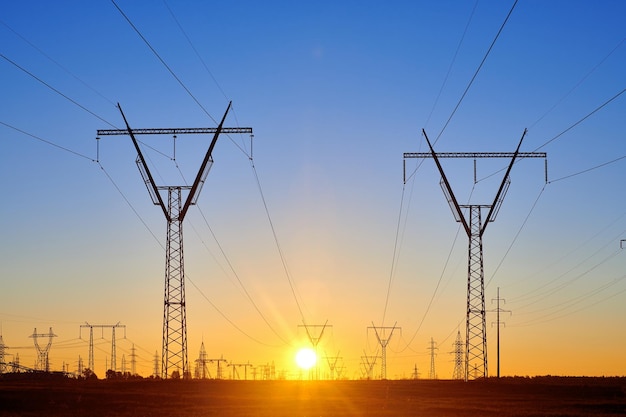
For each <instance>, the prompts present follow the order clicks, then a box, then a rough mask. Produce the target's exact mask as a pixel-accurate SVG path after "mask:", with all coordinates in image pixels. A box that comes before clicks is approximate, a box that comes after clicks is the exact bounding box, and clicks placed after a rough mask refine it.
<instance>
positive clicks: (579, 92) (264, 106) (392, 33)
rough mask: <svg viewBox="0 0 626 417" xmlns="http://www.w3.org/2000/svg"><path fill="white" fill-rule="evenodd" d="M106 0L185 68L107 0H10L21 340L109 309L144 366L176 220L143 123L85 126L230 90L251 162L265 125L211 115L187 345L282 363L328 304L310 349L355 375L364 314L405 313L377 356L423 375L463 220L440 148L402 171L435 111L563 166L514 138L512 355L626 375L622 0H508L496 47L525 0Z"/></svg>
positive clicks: (0, 115)
mask: <svg viewBox="0 0 626 417" xmlns="http://www.w3.org/2000/svg"><path fill="white" fill-rule="evenodd" d="M116 3H117V5H118V6H119V8H120V9H122V10H123V12H124V13H125V14H126V16H127V17H128V18H129V19H130V20H131V21H132V23H133V24H134V25H135V27H136V28H137V29H138V30H139V32H140V33H141V34H142V35H143V36H144V37H145V39H146V40H147V41H148V42H149V43H150V45H151V47H152V48H153V49H154V50H155V51H156V52H157V53H158V55H159V56H160V58H161V59H162V61H163V62H165V64H166V65H167V67H169V70H168V68H166V66H165V65H164V64H163V62H161V61H160V60H159V58H157V57H156V55H155V54H154V52H153V51H151V50H150V48H149V47H148V46H147V45H146V43H145V42H144V41H143V40H142V39H141V38H140V36H139V35H138V34H137V32H136V31H135V30H134V29H133V28H132V27H131V25H130V24H129V22H128V21H127V20H126V19H125V18H124V17H123V15H122V14H121V13H120V11H119V10H118V9H117V8H116V6H115V4H114V3H113V2H110V1H104V0H102V1H93V2H81V1H60V2H48V1H24V2H4V3H2V4H1V5H0V39H1V42H0V45H2V46H1V47H0V53H1V54H2V56H3V59H0V77H1V78H0V79H1V81H0V83H1V86H2V96H1V98H0V122H2V124H0V167H1V168H0V170H1V171H0V181H1V186H2V191H3V194H4V198H3V204H2V206H1V208H0V217H1V220H0V222H1V223H0V225H1V228H2V234H1V235H0V236H1V237H0V246H1V250H0V279H1V282H2V287H1V290H0V321H1V322H2V336H3V339H4V342H5V343H6V345H8V346H9V347H13V348H12V349H10V350H9V351H8V352H9V353H13V354H15V353H19V355H20V358H21V360H22V364H24V365H26V366H31V365H32V363H33V362H34V349H33V348H32V339H29V338H28V336H29V335H30V334H32V332H33V329H34V328H37V331H38V332H47V331H48V329H49V327H53V330H54V332H55V333H56V334H57V335H58V337H57V338H56V339H55V340H54V343H53V346H52V350H51V353H50V359H51V361H52V365H53V367H56V369H60V367H61V366H62V363H63V362H65V363H69V364H70V369H71V370H73V369H75V368H76V361H77V359H78V355H79V354H80V355H81V356H82V357H83V359H85V360H86V357H87V347H86V342H85V340H80V339H79V337H80V336H82V338H83V339H85V338H86V337H87V334H86V333H85V332H84V331H83V334H82V335H81V334H80V328H79V325H80V324H81V323H84V322H85V321H88V322H90V323H109V324H114V323H117V322H118V321H119V322H121V323H123V324H125V325H126V336H127V340H124V341H119V342H118V346H119V347H120V349H121V350H120V352H118V358H119V357H121V355H122V354H125V355H126V357H127V358H128V355H129V352H130V344H131V343H132V342H134V343H136V344H137V346H138V347H139V349H140V350H139V355H140V359H141V360H140V366H141V368H140V372H141V373H142V374H144V375H148V374H150V373H151V369H152V365H151V361H152V356H153V355H154V352H155V351H157V350H159V351H160V346H161V326H162V310H163V274H164V261H165V259H164V250H163V246H164V245H165V243H164V242H165V231H166V223H165V219H164V218H163V215H162V213H161V211H160V210H159V209H158V207H155V206H153V205H152V204H151V201H150V198H149V196H148V194H147V192H146V190H145V187H144V186H143V184H142V182H141V178H140V176H139V173H138V172H137V169H136V167H135V163H134V160H135V157H136V154H135V151H134V149H133V147H132V144H131V142H130V140H129V138H127V137H106V138H102V139H101V140H100V143H99V152H97V146H96V140H95V137H96V131H97V130H98V129H108V128H112V126H114V127H117V128H121V127H123V121H122V118H121V116H120V113H119V111H118V109H117V108H116V107H115V104H116V103H118V102H119V103H120V104H121V106H122V108H123V109H124V112H125V114H126V116H127V118H128V120H129V123H130V124H131V126H132V127H134V128H140V127H206V126H209V127H213V126H215V125H216V122H215V120H219V118H221V116H222V115H223V113H224V111H225V109H226V106H227V104H228V102H229V101H230V100H232V101H233V112H232V113H231V114H229V116H228V118H227V122H226V125H227V126H233V127H234V126H243V127H252V128H253V129H254V146H253V153H252V155H253V161H254V166H255V168H256V174H258V177H259V180H260V184H261V188H260V190H259V188H258V187H257V183H256V178H255V171H254V170H253V169H252V168H251V163H250V160H249V158H248V157H249V155H250V142H249V138H247V137H238V136H236V135H235V136H232V137H231V138H228V137H225V136H224V137H221V138H220V140H219V142H218V144H217V146H216V148H215V151H214V159H215V164H214V166H213V168H212V170H211V172H210V174H209V177H208V180H207V183H206V185H205V186H204V189H203V190H202V194H201V195H200V199H199V203H198V206H197V207H194V208H193V209H192V210H191V211H190V212H189V215H188V218H187V219H186V221H185V229H184V230H185V261H186V263H185V267H186V273H187V275H188V278H189V279H190V281H188V283H187V305H188V312H187V314H188V330H189V359H190V361H193V360H194V359H195V358H196V357H197V351H198V349H199V348H200V343H201V341H202V340H204V343H205V346H206V348H207V352H208V355H209V356H211V357H219V356H220V355H224V357H225V358H226V359H228V360H231V361H234V362H239V363H242V362H246V361H248V360H249V361H250V362H251V363H254V364H258V365H261V364H265V363H268V362H271V361H275V362H276V364H277V367H278V368H279V369H285V370H286V371H287V372H292V370H293V366H292V363H293V352H294V351H295V350H296V349H297V348H298V347H299V346H301V345H302V343H304V342H303V340H304V338H305V335H304V333H303V331H302V329H301V328H299V327H298V325H300V324H302V318H304V319H305V320H306V321H307V322H308V323H310V324H315V323H317V324H319V323H324V322H326V320H328V323H329V324H332V326H333V327H332V330H331V331H329V332H328V333H327V334H325V337H324V339H323V340H322V342H321V344H320V350H322V349H323V350H324V351H325V352H326V353H327V354H328V355H331V354H332V355H335V354H337V352H340V356H342V357H343V361H344V363H345V367H346V371H345V372H346V375H347V376H348V377H350V378H353V377H358V376H360V374H361V367H360V361H361V356H362V355H364V354H365V353H364V352H367V354H372V355H373V354H375V352H376V346H377V341H376V339H375V336H374V335H373V334H372V332H371V331H368V330H367V327H368V326H372V324H374V325H377V326H381V325H387V326H388V325H393V324H394V323H396V322H397V325H398V326H400V327H402V331H401V332H398V333H396V334H394V336H393V338H392V341H391V343H390V345H389V350H388V358H387V360H388V367H389V369H388V376H389V377H403V376H409V375H410V374H411V372H412V370H413V367H414V365H417V366H418V368H419V370H420V373H421V374H422V376H426V375H428V371H429V364H430V358H429V356H428V351H427V349H426V348H427V346H428V343H429V342H430V339H431V337H432V338H433V339H434V340H435V342H437V343H438V347H439V351H438V357H437V366H438V369H437V371H438V372H437V373H438V374H439V376H440V377H441V378H447V377H450V376H451V374H452V362H451V360H452V356H451V355H450V354H448V352H450V351H451V350H452V342H453V341H454V336H455V335H456V331H457V329H460V330H461V331H462V333H463V330H464V324H463V319H464V314H465V291H466V280H467V277H466V270H467V238H466V237H465V236H464V235H463V234H462V233H461V234H458V235H457V232H458V230H459V229H458V224H456V223H455V222H454V219H453V217H452V214H451V213H450V210H449V208H448V206H447V203H446V201H445V198H444V196H443V194H442V192H441V190H440V189H439V184H438V182H439V174H438V173H437V172H436V169H435V165H434V162H433V161H432V160H425V161H423V164H422V165H421V166H419V168H417V164H416V161H415V160H410V161H407V172H408V173H409V174H412V175H411V176H410V178H409V179H408V180H407V182H406V185H404V184H403V158H402V156H403V152H413V151H425V150H426V145H425V141H424V139H423V137H422V135H421V130H422V128H424V129H425V130H426V131H427V133H428V135H429V137H430V138H431V140H435V139H436V145H435V149H436V150H437V151H440V152H444V151H477V152H478V151H513V150H514V149H515V146H516V145H517V142H518V141H519V139H520V137H521V135H522V132H523V131H524V129H525V128H528V134H527V135H526V138H525V140H524V144H523V146H522V151H526V152H530V151H542V152H547V153H548V180H549V183H548V184H546V182H545V178H544V165H543V161H541V160H524V161H521V162H520V163H519V164H516V165H515V166H514V168H513V171H512V174H511V180H512V184H511V187H510V189H509V193H508V194H507V196H506V199H505V201H504V204H503V206H502V209H501V211H500V214H499V216H498V218H497V220H496V222H494V223H493V224H491V225H490V226H489V227H488V228H487V232H486V233H485V236H484V253H485V281H486V283H487V288H486V291H485V298H486V302H487V307H488V308H489V309H495V307H496V306H495V304H493V303H491V300H492V299H493V298H495V297H496V289H497V288H498V287H500V291H501V298H504V299H506V301H507V302H506V304H505V305H503V306H502V308H505V309H507V310H511V312H512V314H511V315H508V314H507V315H506V316H505V317H504V320H505V321H506V327H504V328H503V329H502V352H503V353H502V355H503V356H502V361H503V364H502V371H503V373H504V374H509V375H511V374H516V375H537V374H539V375H542V374H563V375H580V374H585V375H625V374H626V368H625V364H624V361H623V348H622V347H623V346H624V343H625V342H626V340H625V339H624V337H625V336H624V334H623V331H622V329H623V328H624V327H625V325H626V322H625V317H626V314H624V303H625V301H626V279H625V277H626V276H625V275H624V273H625V272H624V270H625V268H624V267H625V263H626V259H625V258H624V257H625V256H626V253H624V252H622V251H620V239H626V208H625V207H626V205H625V204H624V203H625V198H624V193H623V192H622V187H623V185H622V184H623V178H624V175H623V170H624V167H625V166H624V160H626V159H620V160H617V159H619V158H622V157H624V156H626V143H625V141H624V132H625V131H626V129H625V128H626V119H625V118H624V110H625V109H626V101H625V100H626V98H625V97H624V95H618V94H620V93H621V92H623V90H624V88H626V45H625V43H626V42H625V41H624V39H625V37H626V30H625V29H624V23H623V17H624V16H625V15H626V4H624V3H623V2H621V1H603V2H591V1H550V2H544V1H538V0H522V1H519V3H518V4H517V5H516V6H515V8H514V10H513V12H512V13H511V15H510V17H509V19H508V21H507V22H506V25H504V27H503V29H502V32H501V33H500V35H499V36H498V38H497V40H496V42H495V43H494V44H493V47H492V48H491V50H490V52H489V54H488V56H487V57H486V59H485V60H484V63H483V64H482V66H481V62H482V61H483V59H484V58H485V56H486V54H487V51H488V50H489V48H490V46H491V45H492V42H493V41H494V39H495V37H496V35H497V33H498V31H499V29H500V28H501V26H502V24H503V22H504V21H505V18H506V16H507V14H508V13H509V11H510V10H511V7H512V5H513V2H502V1H481V2H476V3H475V2H474V1H464V2H463V1H444V2H414V1H396V2H370V1H346V2H326V1H323V2H314V3H310V4H305V3H302V2H246V1H233V2H221V3H216V4H214V2H199V1H190V2H177V1H174V0H170V1H168V2H167V3H165V2H160V1H153V2H148V1H128V0H119V1H118V0H116ZM181 28H182V30H181ZM479 66H480V70H479V71H478V72H477V70H478V69H479ZM172 72H173V73H174V74H175V76H176V78H178V80H180V82H179V81H178V80H177V79H176V78H175V77H174V76H173V75H172ZM474 76H475V78H474V79H473V82H471V80H472V78H473V77H474ZM470 82H471V85H470ZM181 84H183V85H184V87H183V85H181ZM468 86H470V87H469V89H467V88H468ZM466 89H467V93H466V94H465V95H464V92H465V91H466ZM186 90H187V91H186ZM616 95H618V96H617V97H616V98H614V99H613V100H611V101H609V100H610V99H611V98H613V97H614V96H616ZM198 103H200V105H199V104H198ZM605 103H606V105H604V106H603V107H601V106H602V105H603V104H605ZM457 105H458V109H457V110H456V111H454V109H455V107H456V106H457ZM600 107H601V108H600ZM598 108H599V109H598ZM596 109H598V110H597V111H596V112H595V113H593V114H591V113H592V112H594V110H596ZM590 114H591V115H590ZM586 116H589V117H587V118H585V117H586ZM583 119H584V120H583ZM448 121H449V123H448ZM578 122H580V123H578ZM570 128H571V129H570ZM563 132H564V133H563ZM35 137H36V138H35ZM37 138H38V139H37ZM206 141H207V138H201V137H185V138H179V139H178V140H177V148H176V163H177V164H178V166H179V167H180V171H178V170H177V169H176V165H175V164H174V162H173V161H172V157H173V144H172V139H171V138H169V137H153V138H144V142H145V143H146V145H150V146H151V147H152V148H154V149H149V148H145V149H146V153H147V155H148V158H149V161H150V165H151V167H152V169H154V171H155V172H156V173H157V177H158V181H159V182H160V183H162V184H164V185H172V184H180V185H182V183H184V181H185V180H184V179H183V178H181V173H182V174H183V175H184V178H185V179H186V180H187V181H189V180H190V179H191V178H193V177H194V175H195V172H196V170H197V168H198V166H199V162H200V159H201V157H202V155H203V152H204V150H205V149H206V145H207V142H206ZM156 150H158V152H157V151H156ZM96 159H98V160H99V162H96V161H95V160H96ZM615 160H617V161H615ZM613 161H615V162H613ZM609 162H611V163H609ZM506 163H507V161H505V160H481V161H479V162H478V165H477V177H478V179H479V180H480V181H478V183H477V184H473V169H474V168H473V163H472V161H470V160H451V159H449V160H444V161H443V164H444V169H445V170H446V172H448V174H449V177H450V180H451V182H452V187H453V189H454V190H455V192H456V194H457V196H458V198H459V199H460V200H461V201H463V202H472V203H475V204H489V203H491V200H492V199H493V196H494V194H495V188H497V186H498V184H499V181H500V179H501V175H502V173H501V172H498V171H499V170H500V169H501V168H503V167H504V166H505V165H506ZM607 163H608V164H607ZM603 164H607V165H605V166H601V165H603ZM600 166H601V167H600ZM596 167H597V168H596ZM591 168H596V169H591ZM588 169H591V170H590V171H587V170H588ZM494 173H495V175H493V176H492V174H494ZM572 174H578V175H573V176H571V177H570V175H572ZM260 191H261V192H262V194H261V192H260ZM262 197H264V198H265V202H266V204H267V209H268V210H267V212H266V210H265V206H264V204H263V200H262ZM268 213H269V218H270V219H271V222H272V223H271V224H272V225H273V227H274V231H275V233H276V236H277V241H278V244H279V245H280V248H281V250H282V253H283V255H284V257H283V259H281V257H280V256H279V253H278V250H277V242H276V240H275V239H274V236H273V231H272V227H271V225H270V222H269V221H268ZM398 224H399V226H398ZM215 238H217V240H216V239H215ZM394 248H396V250H395V252H394ZM394 253H395V257H394ZM224 254H225V255H226V257H225V256H224ZM283 260H284V261H285V263H286V265H287V268H288V270H289V273H290V275H289V278H288V277H287V275H286V274H285V270H284V268H283ZM290 280H291V284H292V285H293V287H294V290H295V293H296V296H297V297H298V303H299V304H297V303H296V301H295V299H294V295H293V293H292V291H291V287H290ZM244 288H245V291H244ZM388 288H389V289H390V291H389V293H388ZM246 292H247V293H248V294H249V297H248V296H246ZM387 294H389V297H387ZM208 300H210V302H209V301H208ZM250 300H253V301H254V303H255V304H256V306H257V308H255V307H254V306H253V305H252V303H251V301H250ZM214 306H215V307H216V308H215V307H214ZM385 306H387V307H385ZM298 307H300V309H301V310H302V315H301V314H300V311H299V308H298ZM218 310H219V311H218ZM259 311H260V313H259ZM261 314H262V315H263V317H261ZM303 316H304V317H303ZM225 317H227V318H228V320H226V319H225ZM488 320H489V324H488V326H490V327H489V335H488V337H489V350H488V351H489V361H490V369H491V372H490V373H491V374H493V373H494V372H495V361H496V358H495V326H491V323H492V322H493V321H495V315H490V316H489V318H488ZM266 321H267V322H269V323H270V324H271V325H272V328H273V329H274V330H275V331H272V330H271V329H270V328H269V327H268V325H267V324H266ZM233 323H234V324H235V325H236V326H237V327H238V328H239V329H241V330H242V331H243V332H242V331H239V330H238V329H237V328H235V327H234V326H233ZM243 333H245V334H243ZM276 333H278V334H280V336H281V338H282V339H284V340H287V341H289V343H288V344H287V345H286V344H285V343H284V342H283V340H281V338H279V337H278V336H277V335H276ZM102 336H104V338H103V339H99V342H98V343H99V345H98V346H99V349H98V350H97V353H96V361H97V363H98V365H97V367H96V371H99V374H103V370H104V361H105V357H106V356H107V355H109V346H110V333H107V332H105V333H104V334H103V335H102ZM107 338H108V339H107ZM119 362H120V359H118V364H119ZM98 367H101V369H100V370H99V369H98Z"/></svg>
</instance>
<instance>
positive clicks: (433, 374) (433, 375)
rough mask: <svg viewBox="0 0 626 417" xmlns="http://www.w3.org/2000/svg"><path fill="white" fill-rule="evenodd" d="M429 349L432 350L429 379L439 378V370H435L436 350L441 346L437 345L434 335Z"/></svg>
mask: <svg viewBox="0 0 626 417" xmlns="http://www.w3.org/2000/svg"><path fill="white" fill-rule="evenodd" d="M428 350H430V371H429V372H428V379H437V372H436V371H435V356H436V353H435V351H436V350H439V348H438V347H436V346H435V341H434V340H433V338H432V337H431V338H430V345H429V346H428Z"/></svg>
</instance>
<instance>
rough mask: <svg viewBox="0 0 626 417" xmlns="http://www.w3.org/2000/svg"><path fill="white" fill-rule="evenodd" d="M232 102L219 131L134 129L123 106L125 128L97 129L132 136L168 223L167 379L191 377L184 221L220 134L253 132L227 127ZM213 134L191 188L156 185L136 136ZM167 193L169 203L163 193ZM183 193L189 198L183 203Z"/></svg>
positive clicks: (164, 347) (144, 174)
mask: <svg viewBox="0 0 626 417" xmlns="http://www.w3.org/2000/svg"><path fill="white" fill-rule="evenodd" d="M231 105H232V102H230V103H228V107H227V108H226V112H225V113H224V117H222V120H221V121H220V123H219V125H218V127H217V128H166V129H131V128H130V125H129V124H128V121H127V120H126V116H125V115H124V112H123V111H122V107H121V106H120V105H119V104H118V109H119V110H120V113H121V114H122V118H123V119H124V123H125V125H126V129H125V130H124V129H113V130H98V136H105V135H129V136H130V138H131V139H132V142H133V145H134V146H135V150H136V151H137V159H136V161H135V162H136V163H137V167H138V168H139V172H140V173H141V176H142V178H143V181H144V183H145V185H146V187H147V189H148V192H149V194H150V197H151V198H152V202H153V204H154V205H158V206H160V207H161V210H162V211H163V214H164V215H165V219H166V220H167V240H166V248H165V252H166V253H165V294H164V301H163V344H162V350H161V377H162V378H168V377H169V376H170V372H172V371H178V372H182V377H183V378H185V379H187V378H191V372H190V370H189V361H188V355H187V308H186V302H185V271H184V256H183V220H184V218H185V215H186V214H187V210H188V209H189V207H190V206H191V205H195V204H196V201H197V199H198V197H199V195H200V190H201V189H202V186H203V185H204V182H205V180H206V176H207V175H208V173H209V170H210V169H211V165H212V164H213V156H212V152H213V148H214V147H215V143H216V142H217V138H218V137H219V135H220V133H222V132H224V133H250V134H252V129H251V128H224V127H223V125H224V121H225V120H226V115H227V114H228V111H229V110H230V107H231ZM201 133H213V134H214V136H213V140H212V141H211V144H210V145H209V149H208V150H207V153H206V155H205V156H204V159H203V161H202V164H201V166H200V169H199V170H198V174H197V175H196V178H195V181H194V182H193V185H191V186H187V185H185V186H180V185H177V186H157V185H156V183H155V181H154V178H153V176H152V174H151V172H150V169H149V168H148V165H147V163H146V160H145V159H144V157H143V153H142V152H141V148H140V147H139V143H138V141H137V139H136V138H135V135H140V134H153V135H157V134H170V135H177V134H201ZM162 191H164V192H165V191H166V192H167V204H166V203H165V201H164V199H163V197H162V196H161V192H162ZM183 192H187V193H188V194H187V198H186V199H185V200H184V201H183Z"/></svg>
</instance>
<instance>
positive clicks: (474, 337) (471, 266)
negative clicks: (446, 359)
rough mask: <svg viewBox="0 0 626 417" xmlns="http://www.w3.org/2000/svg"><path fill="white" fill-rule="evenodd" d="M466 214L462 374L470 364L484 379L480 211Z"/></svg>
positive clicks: (471, 207)
mask: <svg viewBox="0 0 626 417" xmlns="http://www.w3.org/2000/svg"><path fill="white" fill-rule="evenodd" d="M461 207H464V206H461ZM467 208H469V213H470V216H469V218H470V221H469V223H470V235H469V248H468V252H469V257H468V260H467V307H466V326H465V340H466V341H467V344H466V348H465V375H467V374H468V373H467V372H468V366H469V364H472V366H474V367H475V368H476V369H478V374H480V375H482V376H484V377H487V375H489V374H488V372H487V326H486V321H485V318H486V317H485V272H484V268H483V239H482V233H481V230H482V221H481V220H482V216H481V210H482V209H483V208H490V206H477V205H471V206H467Z"/></svg>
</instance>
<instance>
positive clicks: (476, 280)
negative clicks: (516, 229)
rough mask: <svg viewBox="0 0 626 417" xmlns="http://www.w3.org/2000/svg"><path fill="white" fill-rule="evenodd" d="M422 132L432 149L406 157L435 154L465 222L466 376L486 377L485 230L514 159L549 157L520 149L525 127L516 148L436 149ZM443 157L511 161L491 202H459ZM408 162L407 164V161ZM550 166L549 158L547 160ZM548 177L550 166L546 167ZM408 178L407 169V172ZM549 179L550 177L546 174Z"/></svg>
mask: <svg viewBox="0 0 626 417" xmlns="http://www.w3.org/2000/svg"><path fill="white" fill-rule="evenodd" d="M422 134H423V135H424V138H426V142H427V143H428V147H429V148H430V152H425V153H422V152H407V153H405V154H404V158H405V161H406V159H407V158H433V159H434V161H435V164H436V165H437V169H438V170H439V173H440V174H441V181H440V185H441V188H442V190H443V192H444V195H445V196H446V199H447V200H448V204H449V205H450V208H451V209H452V214H453V215H454V218H455V220H456V221H457V222H460V223H461V224H462V225H463V229H464V230H465V232H466V234H467V237H468V239H469V245H468V267H467V302H466V318H465V379H466V380H467V379H470V378H471V379H473V378H481V377H482V378H486V377H487V376H488V375H489V374H488V369H487V329H486V310H485V275H484V269H483V234H484V233H485V229H486V228H487V225H488V224H489V223H490V222H493V221H494V220H495V218H496V216H497V214H498V211H499V209H500V206H501V205H502V201H503V200H504V196H505V195H506V192H507V190H508V188H509V185H510V183H511V180H510V178H509V175H510V173H511V169H512V168H513V164H514V163H515V160H516V159H517V158H518V157H519V158H544V159H545V158H546V154H545V153H544V152H520V151H519V150H520V147H521V145H522V141H523V140H524V136H526V130H524V133H523V134H522V137H521V139H520V141H519V144H518V145H517V149H516V150H515V152H513V153H511V152H447V153H445V152H444V153H442V152H440V153H436V152H435V150H434V149H433V146H432V144H431V143H430V140H429V139H428V136H427V135H426V131H425V130H423V129H422ZM440 158H474V161H475V160H476V159H477V158H511V162H510V164H509V166H508V168H507V170H506V173H505V174H504V178H503V179H502V183H501V184H500V188H499V189H498V192H497V194H496V196H495V198H494V200H493V202H492V203H491V204H489V205H478V204H468V205H461V204H459V202H458V200H457V198H456V197H455V195H454V192H453V191H452V187H451V186H450V183H449V181H448V178H447V177H446V174H445V172H444V171H443V168H442V166H441V163H440V161H439V159H440ZM405 165H406V164H405ZM546 166H547V162H546ZM546 177H547V168H546ZM405 181H406V173H405ZM546 181H547V178H546ZM474 182H476V169H474ZM463 210H467V211H469V220H468V219H467V218H466V216H465V214H464V212H463ZM484 210H486V211H487V216H486V217H485V219H484V221H483V217H482V215H483V211H484ZM470 363H472V364H473V365H474V368H475V369H474V370H473V372H471V373H470V372H469V366H470Z"/></svg>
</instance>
